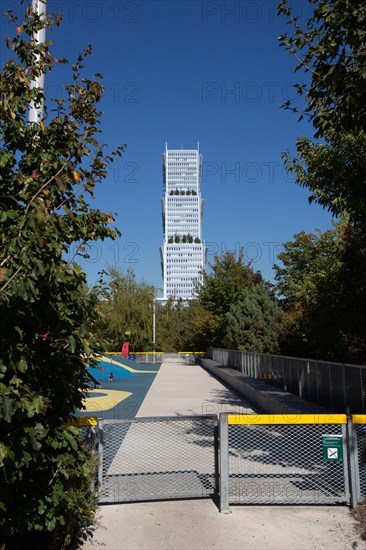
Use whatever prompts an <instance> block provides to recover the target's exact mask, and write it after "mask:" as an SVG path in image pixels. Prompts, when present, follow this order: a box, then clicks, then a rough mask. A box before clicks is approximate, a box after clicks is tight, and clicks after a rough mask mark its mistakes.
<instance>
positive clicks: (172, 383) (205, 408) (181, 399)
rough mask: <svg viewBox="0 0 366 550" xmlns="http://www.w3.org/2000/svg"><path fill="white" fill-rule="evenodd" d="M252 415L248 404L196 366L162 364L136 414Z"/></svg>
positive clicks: (139, 415)
mask: <svg viewBox="0 0 366 550" xmlns="http://www.w3.org/2000/svg"><path fill="white" fill-rule="evenodd" d="M230 411H236V412H241V413H243V414H245V413H249V414H250V413H253V412H254V411H253V410H252V409H251V408H250V406H249V405H248V403H247V402H246V401H244V400H243V399H242V398H240V397H239V396H238V395H237V394H235V393H233V392H232V391H230V390H228V389H226V387H225V386H223V385H222V384H220V382H218V381H217V380H216V378H214V377H213V376H211V375H210V374H209V373H208V372H206V371H205V370H203V369H202V368H201V367H200V366H199V365H191V364H186V363H184V362H183V361H181V360H179V359H169V361H165V362H164V363H163V364H162V365H161V367H160V369H159V372H158V374H157V375H156V377H155V380H154V382H153V384H152V385H151V386H150V389H149V391H148V393H147V395H146V397H145V399H144V401H143V403H142V405H141V407H140V409H139V411H138V413H137V415H136V416H137V417H143V416H177V415H191V414H195V415H202V414H219V413H222V412H230Z"/></svg>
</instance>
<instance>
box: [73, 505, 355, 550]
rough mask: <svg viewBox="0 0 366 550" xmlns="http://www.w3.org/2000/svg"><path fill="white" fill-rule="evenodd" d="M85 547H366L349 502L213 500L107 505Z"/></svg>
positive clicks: (308, 549)
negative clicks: (225, 507)
mask: <svg viewBox="0 0 366 550" xmlns="http://www.w3.org/2000/svg"><path fill="white" fill-rule="evenodd" d="M99 522H100V526H99V527H98V528H97V530H96V532H95V535H94V537H93V540H91V541H89V542H87V543H86V544H85V546H84V547H83V548H84V549H85V550H95V549H99V548H103V549H104V550H137V549H138V550H168V549H169V550H183V549H184V550H208V549H216V550H264V549H266V550H294V549H296V550H330V549H332V550H364V549H365V542H364V541H362V539H361V538H360V535H359V534H358V532H357V528H356V523H355V520H354V518H353V516H352V514H351V512H350V510H349V509H348V508H346V507H328V506H303V507H295V506H276V507H274V506H240V507H239V506H233V507H232V512H231V513H230V514H219V513H218V511H217V508H216V506H215V504H214V503H213V501H212V500H210V499H208V500H183V501H169V502H143V503H133V504H124V505H109V506H103V507H102V508H100V510H99Z"/></svg>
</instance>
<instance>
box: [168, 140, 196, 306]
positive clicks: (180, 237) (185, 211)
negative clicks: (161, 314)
mask: <svg viewBox="0 0 366 550" xmlns="http://www.w3.org/2000/svg"><path fill="white" fill-rule="evenodd" d="M201 179H202V155H200V152H199V148H198V147H197V149H168V146H167V145H166V147H165V153H164V154H163V183H164V197H163V199H162V214H163V232H164V242H163V246H162V247H161V249H160V252H161V267H162V275H163V299H164V300H166V299H168V298H169V297H171V296H172V297H175V298H176V299H179V298H181V299H183V300H190V299H192V298H193V297H194V295H195V282H196V281H197V280H200V278H201V276H202V275H201V274H202V271H203V269H204V266H205V246H204V243H203V240H202V214H203V201H202V198H201V188H200V184H201Z"/></svg>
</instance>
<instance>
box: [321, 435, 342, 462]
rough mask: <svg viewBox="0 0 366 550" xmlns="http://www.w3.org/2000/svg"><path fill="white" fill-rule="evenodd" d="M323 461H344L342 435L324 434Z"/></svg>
mask: <svg viewBox="0 0 366 550" xmlns="http://www.w3.org/2000/svg"><path fill="white" fill-rule="evenodd" d="M322 454H323V462H342V461H343V438H342V436H341V435H329V434H323V435H322Z"/></svg>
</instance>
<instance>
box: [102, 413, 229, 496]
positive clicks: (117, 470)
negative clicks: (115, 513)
mask: <svg viewBox="0 0 366 550" xmlns="http://www.w3.org/2000/svg"><path fill="white" fill-rule="evenodd" d="M102 433H103V436H102V444H103V450H102V453H101V454H102V458H101V464H100V482H101V486H100V497H99V502H101V503H104V502H126V501H138V500H156V499H162V498H164V499H168V498H186V497H207V496H209V495H211V494H213V493H214V492H215V490H216V485H217V475H218V474H217V459H216V456H217V453H216V452H215V441H216V437H217V436H216V434H217V421H216V419H215V417H212V416H210V417H208V416H207V417H198V416H192V417H186V416H185V417H161V418H156V417H155V418H136V419H134V420H130V421H128V420H126V421H123V420H120V421H103V423H102Z"/></svg>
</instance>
